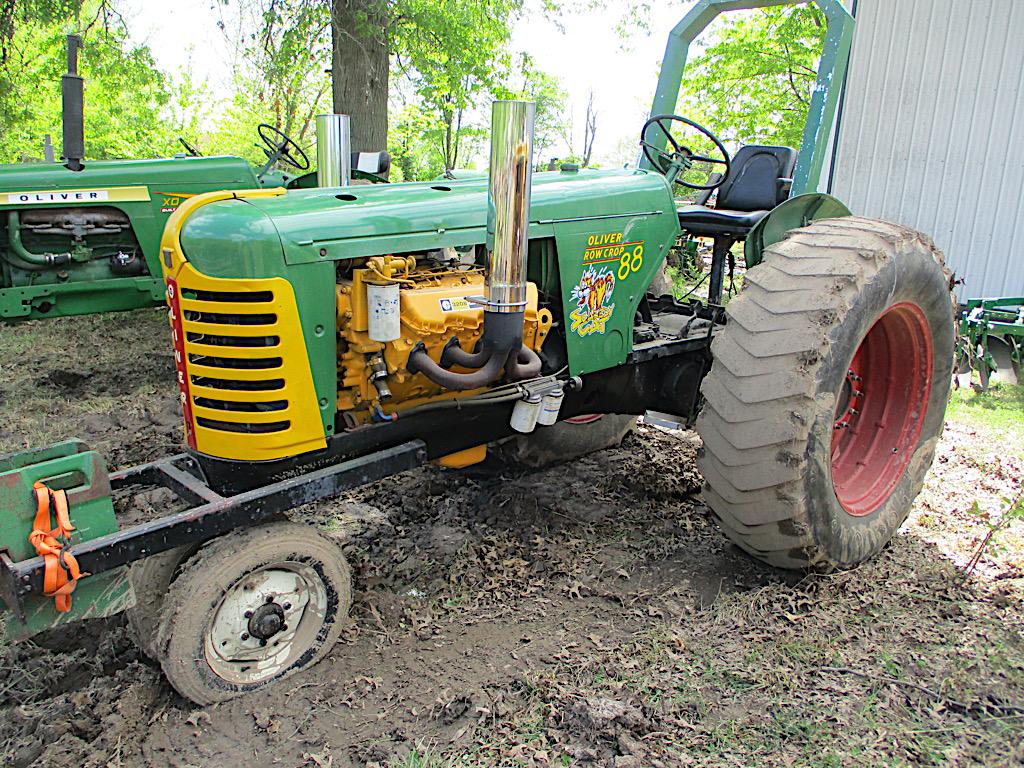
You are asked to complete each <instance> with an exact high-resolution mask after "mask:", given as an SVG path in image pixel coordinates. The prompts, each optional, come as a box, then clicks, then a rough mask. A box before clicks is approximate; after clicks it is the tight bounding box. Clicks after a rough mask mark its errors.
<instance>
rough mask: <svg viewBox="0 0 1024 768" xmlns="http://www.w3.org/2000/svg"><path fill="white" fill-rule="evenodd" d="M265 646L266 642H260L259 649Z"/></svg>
mask: <svg viewBox="0 0 1024 768" xmlns="http://www.w3.org/2000/svg"><path fill="white" fill-rule="evenodd" d="M266 644H267V641H266V640H260V648H263V647H264V646H265V645H266Z"/></svg>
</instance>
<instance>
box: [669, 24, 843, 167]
mask: <svg viewBox="0 0 1024 768" xmlns="http://www.w3.org/2000/svg"><path fill="white" fill-rule="evenodd" d="M825 32H826V24H825V18H824V16H823V14H822V13H821V11H820V10H819V8H818V7H817V6H816V5H814V4H807V5H798V6H786V7H779V8H765V9H761V10H758V11H752V12H749V13H736V14H730V15H726V16H722V17H720V21H719V26H718V27H717V29H715V28H712V32H711V35H712V37H711V42H710V44H709V46H708V47H707V48H706V49H705V50H704V51H703V52H702V53H701V54H700V55H699V56H697V57H696V58H694V59H692V60H691V61H690V62H689V63H688V65H687V68H686V74H685V76H684V81H683V89H682V95H681V96H680V104H679V106H678V108H677V111H678V113H679V114H683V115H686V116H687V117H691V118H693V119H695V120H696V121H697V122H699V123H703V124H704V125H707V126H709V127H710V128H711V129H712V130H714V131H715V132H716V133H717V134H718V135H719V136H720V137H721V138H722V139H723V140H724V141H727V142H735V143H737V144H749V143H758V144H780V145H783V146H789V147H799V146H800V141H801V138H802V136H803V127H804V123H805V122H806V120H807V108H808V105H809V103H810V93H811V89H812V88H813V86H814V82H815V79H816V77H817V67H818V61H819V59H820V58H821V51H822V47H823V45H824V41H825Z"/></svg>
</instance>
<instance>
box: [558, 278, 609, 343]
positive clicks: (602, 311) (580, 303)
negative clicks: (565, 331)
mask: <svg viewBox="0 0 1024 768" xmlns="http://www.w3.org/2000/svg"><path fill="white" fill-rule="evenodd" d="M614 292H615V273H614V272H612V271H611V270H610V269H609V268H608V267H599V268H596V269H595V268H594V267H587V268H586V269H584V270H583V275H582V276H581V277H580V281H579V283H578V284H577V285H576V287H575V288H573V289H572V298H573V299H575V300H576V309H574V310H573V311H572V312H570V313H569V318H570V319H571V320H572V326H571V327H570V330H571V331H572V332H574V333H578V334H579V335H580V336H589V335H590V334H592V333H604V327H605V324H606V323H607V322H608V319H609V318H610V317H611V316H612V312H613V311H614V309H615V305H614V304H612V303H611V298H612V294H613V293H614Z"/></svg>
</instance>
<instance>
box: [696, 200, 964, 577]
mask: <svg viewBox="0 0 1024 768" xmlns="http://www.w3.org/2000/svg"><path fill="white" fill-rule="evenodd" d="M726 314H727V316H728V321H727V323H726V327H725V328H724V329H723V330H722V332H721V333H720V334H719V335H718V337H717V338H716V339H715V341H714V343H713V345H712V353H713V355H714V364H713V365H712V368H711V371H710V373H709V374H708V376H707V378H706V379H705V381H704V383H703V385H702V392H703V394H704V397H705V400H706V404H705V406H704V408H703V410H702V412H701V414H700V416H699V418H698V420H697V430H698V432H699V433H700V435H701V437H702V439H703V441H704V447H703V449H702V451H701V454H700V456H699V459H698V464H699V467H700V470H701V472H702V473H703V475H704V479H705V483H706V485H705V490H704V496H705V500H706V501H707V504H708V506H709V507H710V508H711V510H712V512H713V513H714V515H715V517H716V518H717V519H718V521H719V523H720V524H721V527H722V529H723V530H724V531H725V533H726V534H727V535H728V536H729V537H730V538H731V539H732V540H733V541H735V542H736V543H737V544H738V545H739V546H740V547H742V548H743V549H744V550H746V551H747V552H749V553H750V554H752V555H754V556H755V557H758V558H759V559H761V560H764V561H766V562H768V563H770V564H772V565H776V566H780V567H784V568H818V569H825V570H828V569H833V568H845V567H851V566H854V565H856V564H858V563H860V562H862V561H864V560H866V559H867V558H869V557H871V556H872V555H874V554H876V553H877V552H878V551H879V550H880V549H881V548H882V547H883V546H884V545H885V544H886V543H887V542H888V541H889V540H890V539H891V538H892V536H893V535H894V534H895V533H896V530H897V529H898V528H899V526H900V525H901V524H902V523H903V521H904V520H905V519H906V517H907V514H908V513H909V512H910V507H911V504H912V502H913V500H914V498H915V497H916V496H917V494H918V492H919V491H920V490H921V485H922V483H923V481H924V476H925V473H926V472H927V471H928V468H929V467H930V465H931V462H932V458H933V456H934V453H935V446H936V444H937V442H938V439H939V436H940V434H941V432H942V427H943V420H944V415H945V409H946V402H947V400H948V397H949V388H950V384H951V379H952V368H953V352H954V326H953V303H952V301H951V297H950V292H949V278H948V275H947V273H946V271H945V269H944V267H943V262H942V255H941V254H940V253H939V252H938V251H937V250H936V249H935V246H934V245H933V244H932V242H931V241H930V240H929V239H928V238H926V237H924V236H922V235H920V234H919V233H917V232H914V231H912V230H909V229H906V228H904V227H901V226H898V225H895V224H890V223H887V222H882V221H874V220H870V219H863V218H855V217H850V218H843V219H832V220H824V221H818V222H815V223H813V224H811V225H810V226H807V227H803V228H801V229H796V230H793V231H792V232H790V233H789V234H788V235H787V236H786V238H785V239H784V240H782V241H781V242H779V243H776V244H774V245H772V246H770V247H769V248H767V249H766V250H765V258H764V261H763V263H762V264H760V265H758V266H756V267H754V268H752V269H751V270H749V271H748V272H747V277H746V280H745V285H744V289H743V291H742V293H741V294H740V295H739V296H738V297H737V298H736V299H734V300H733V301H732V302H730V303H729V304H728V306H727V308H726Z"/></svg>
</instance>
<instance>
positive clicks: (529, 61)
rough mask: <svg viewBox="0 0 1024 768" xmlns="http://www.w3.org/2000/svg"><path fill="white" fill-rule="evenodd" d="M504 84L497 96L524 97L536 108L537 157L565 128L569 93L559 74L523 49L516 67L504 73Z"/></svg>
mask: <svg viewBox="0 0 1024 768" xmlns="http://www.w3.org/2000/svg"><path fill="white" fill-rule="evenodd" d="M501 79H502V80H504V81H505V82H504V85H503V86H501V87H499V88H497V89H495V92H494V96H495V97H497V98H501V99H525V100H527V101H532V102H533V103H534V104H535V105H536V108H537V111H536V118H535V120H534V129H533V132H534V136H533V152H534V157H535V158H541V157H543V155H544V153H545V151H546V150H547V149H548V148H549V147H551V146H553V145H554V144H555V142H556V141H558V140H559V139H560V138H562V137H563V136H564V134H565V131H566V125H567V124H566V111H565V110H566V99H567V97H566V93H565V91H563V90H562V84H561V82H560V81H559V79H558V78H557V77H555V76H554V75H550V74H548V73H547V72H544V71H543V70H541V69H538V68H537V66H536V65H535V64H534V63H533V58H532V57H531V56H530V55H529V54H527V53H521V54H520V55H519V56H518V57H517V59H516V62H515V68H513V70H511V71H510V72H508V73H502V75H501Z"/></svg>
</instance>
